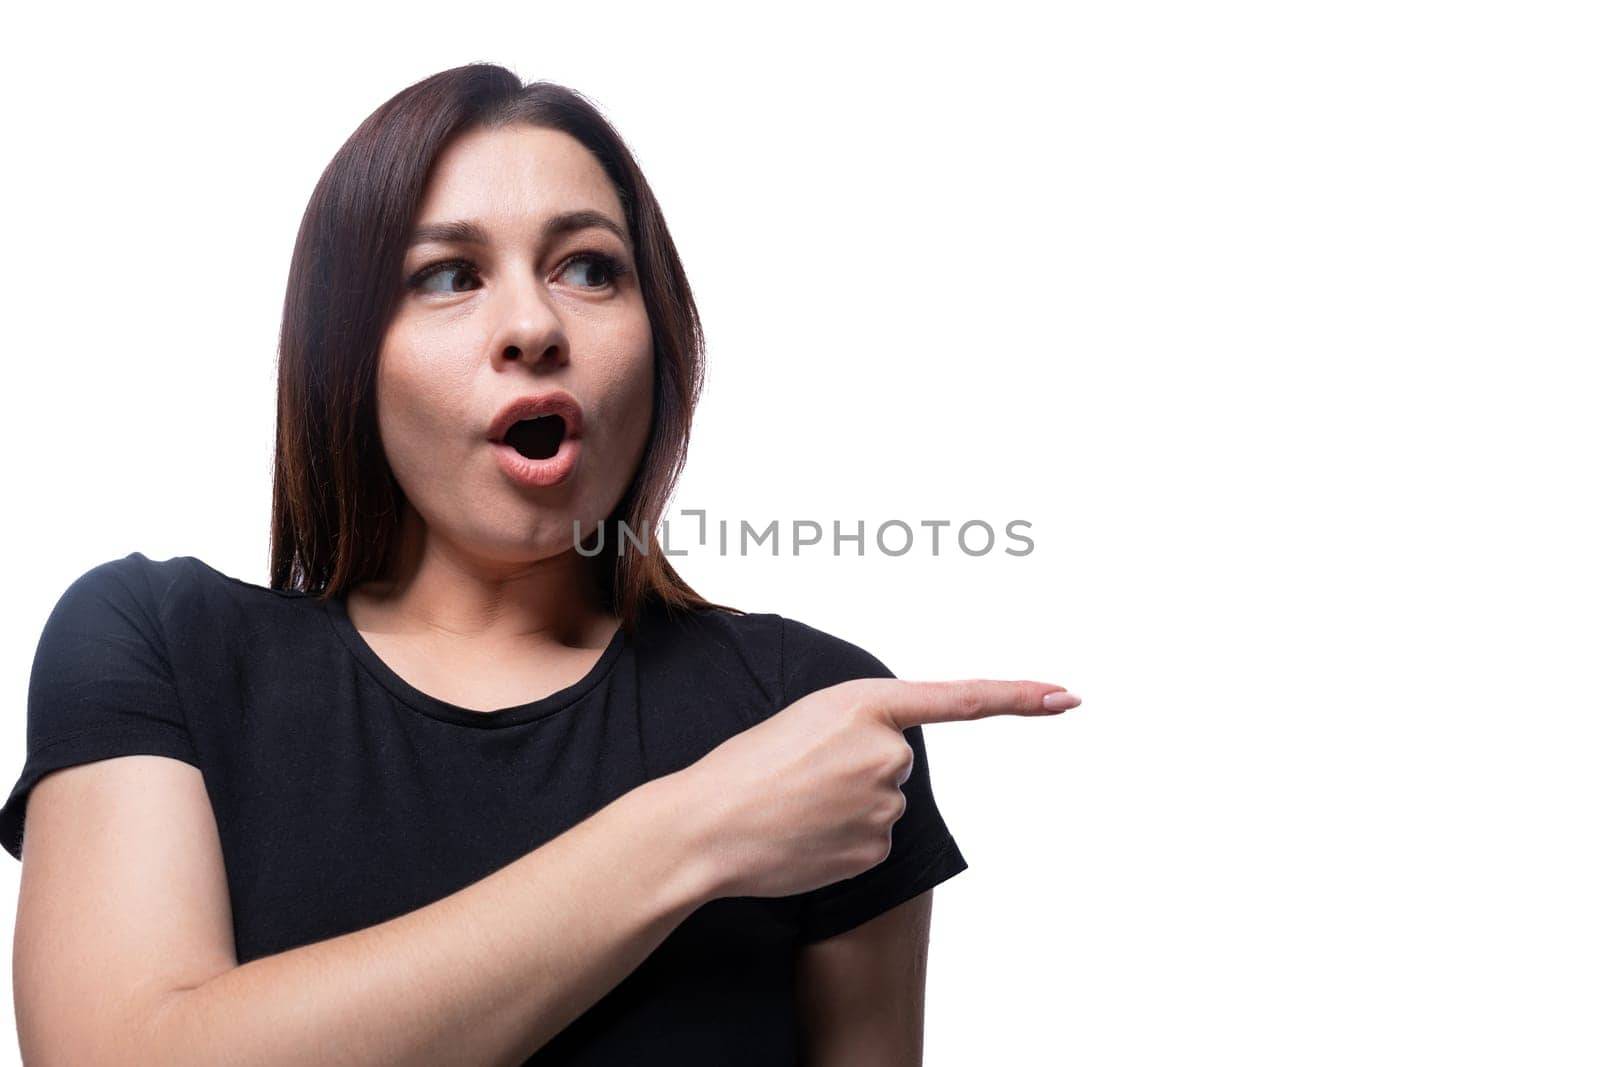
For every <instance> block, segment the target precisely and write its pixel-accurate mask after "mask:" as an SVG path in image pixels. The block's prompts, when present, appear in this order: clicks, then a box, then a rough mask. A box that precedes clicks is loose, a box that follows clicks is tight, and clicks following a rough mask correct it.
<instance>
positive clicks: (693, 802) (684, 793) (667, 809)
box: [624, 768, 727, 911]
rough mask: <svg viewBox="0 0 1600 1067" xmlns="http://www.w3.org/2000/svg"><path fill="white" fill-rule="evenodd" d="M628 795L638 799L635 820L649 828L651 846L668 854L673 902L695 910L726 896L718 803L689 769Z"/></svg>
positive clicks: (633, 809) (667, 888)
mask: <svg viewBox="0 0 1600 1067" xmlns="http://www.w3.org/2000/svg"><path fill="white" fill-rule="evenodd" d="M624 799H626V800H629V801H631V802H632V806H631V810H630V811H629V812H628V816H629V818H630V819H631V820H636V821H635V825H637V826H640V827H643V828H645V834H644V840H645V841H646V842H647V847H651V846H653V847H657V848H662V849H664V850H665V852H666V858H667V862H666V866H665V868H664V870H663V877H664V878H665V879H666V883H667V884H666V885H665V886H664V889H665V891H666V894H667V898H668V900H669V902H670V904H671V905H672V906H675V907H681V908H683V909H684V910H685V911H693V910H694V909H695V908H698V907H699V906H700V905H702V904H705V903H707V902H708V901H712V900H715V899H717V898H718V897H721V896H724V895H726V893H725V886H726V885H727V879H726V874H725V872H724V871H723V870H722V856H721V853H720V851H719V849H718V848H717V846H716V837H715V825H716V818H715V812H714V806H713V805H712V804H711V803H710V802H709V801H708V799H707V797H706V796H705V794H704V792H703V791H702V790H700V789H699V787H698V784H697V780H696V779H695V778H694V777H693V776H691V775H689V774H688V768H685V769H684V770H681V771H676V772H674V773H672V774H667V775H663V776H661V777H659V778H654V779H651V780H650V781H648V782H645V783H644V784H643V785H641V786H639V787H638V788H636V789H634V790H633V791H632V792H630V793H628V794H627V795H626V796H625V797H624Z"/></svg>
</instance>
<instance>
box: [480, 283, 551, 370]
mask: <svg viewBox="0 0 1600 1067" xmlns="http://www.w3.org/2000/svg"><path fill="white" fill-rule="evenodd" d="M507 303H508V307H507V308H506V311H505V317H504V319H503V320H502V322H501V324H500V328H499V329H498V330H497V331H496V333H495V336H494V339H493V344H492V346H491V348H490V351H491V352H493V353H494V356H493V359H494V361H495V363H496V366H497V369H498V368H501V367H504V366H505V365H506V364H509V363H526V364H528V365H530V366H537V365H541V364H549V365H553V366H559V365H561V364H564V363H566V362H567V358H568V348H567V334H566V328H565V326H563V325H562V322H561V316H560V315H559V314H557V313H556V309H555V308H554V307H552V306H551V305H550V303H549V302H548V301H547V300H546V299H545V294H544V293H543V292H542V291H541V290H540V289H539V288H538V286H534V287H532V290H531V291H529V290H519V291H517V292H515V293H514V294H512V295H510V296H509V297H508V298H507Z"/></svg>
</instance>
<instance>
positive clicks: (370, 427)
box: [271, 63, 739, 633]
mask: <svg viewBox="0 0 1600 1067" xmlns="http://www.w3.org/2000/svg"><path fill="white" fill-rule="evenodd" d="M515 123H527V124H529V125H533V126H539V127H545V128H549V129H555V130H560V131H563V132H565V133H567V134H569V135H571V136H572V137H574V138H576V139H577V140H578V141H579V142H580V143H582V144H583V145H584V146H585V147H586V148H587V149H588V150H589V151H590V152H591V153H592V154H593V155H594V157H595V159H596V160H598V161H599V163H600V165H601V166H602V167H604V168H605V172H606V174H607V175H608V176H609V177H610V179H611V182H612V184H613V186H614V187H615V188H616V191H617V194H618V196H619V197H620V198H621V201H622V206H623V210H624V212H625V214H626V217H627V224H628V232H629V234H630V236H631V237H632V239H633V243H634V248H635V249H636V250H637V257H638V279H639V285H640V287H641V289H642V291H643V295H644V304H645V309H646V310H647V312H648V313H649V317H650V326H651V335H652V339H653V341H654V344H655V359H654V364H655V370H654V375H655V383H654V394H655V398H654V401H653V409H652V420H651V432H650V439H649V442H648V444H647V446H646V449H645V454H644V458H643V459H642V461H641V462H640V464H639V469H638V470H637V471H636V472H635V474H634V478H633V481H632V483H631V484H630V485H629V487H628V490H627V492H625V493H624V494H623V496H622V499H621V501H620V502H619V503H618V505H617V507H616V509H615V510H614V511H613V512H612V514H611V515H610V516H609V517H608V518H607V519H606V521H605V523H604V524H603V527H602V531H603V530H605V529H607V528H609V529H610V530H611V531H616V532H617V536H606V537H604V541H605V545H604V548H603V549H602V550H601V552H600V553H599V554H598V555H596V556H595V557H594V558H592V559H590V560H589V561H588V562H590V563H592V564H593V565H594V566H595V567H596V573H597V574H598V575H599V576H600V580H601V587H602V591H603V595H604V597H605V599H606V607H607V608H608V610H610V611H613V612H615V613H616V614H617V615H618V616H619V617H620V619H621V621H622V624H623V626H625V627H627V628H628V630H629V632H630V633H631V632H632V630H633V628H634V626H635V624H636V620H637V617H638V612H639V611H640V609H641V608H642V607H643V605H644V604H645V602H646V601H648V600H651V599H654V600H657V601H660V602H663V603H665V604H666V605H667V606H668V607H670V608H674V609H678V608H681V609H694V608H702V607H708V608H717V609H720V610H726V611H734V612H738V611H739V609H737V608H730V607H727V606H726V605H722V604H714V603H712V602H710V601H707V600H705V599H704V598H702V597H701V596H700V595H699V594H697V593H696V592H695V591H694V590H693V589H691V588H690V587H689V585H688V583H686V582H685V581H684V580H683V579H682V578H680V577H679V576H678V574H677V572H676V571H674V570H673V568H672V565H671V564H670V563H669V562H668V561H667V558H666V556H665V555H664V554H663V553H662V552H661V545H660V542H659V540H658V539H657V537H656V521H657V519H658V518H659V516H660V513H661V511H662V509H663V508H664V507H665V506H666V502H667V498H668V497H669V496H670V495H671V492H672V488H673V486H674V485H675V484H676V483H677V480H678V476H679V475H680V474H681V473H682V470H683V464H684V461H685V459H686V458H687V454H688V447H689V425H690V421H691V418H692V416H693V413H694V408H695V404H696V403H697V402H698V400H699V396H700V386H701V380H702V377H703V375H704V370H705V349H704V337H703V334H702V333H701V327H700V316H699V312H698V310H697V309H696V307H695V302H694V297H693V295H692V294H691V293H690V290H689V282H688V279H687V277H685V275H684V271H683V264H682V263H681V262H680V261H679V259H678V252H677V249H676V247H675V246H674V245H673V241H672V236H671V234H669V233H668V232H667V224H666V221H665V219H664V218H663V217H662V213H661V208H660V206H659V205H658V204H657V203H656V198H655V195H654V193H652V192H651V190H650V185H649V183H648V182H646V181H645V178H644V175H643V174H642V173H641V172H640V170H639V167H638V164H637V163H636V162H635V161H634V158H633V154H632V153H631V152H630V151H629V150H628V147H627V145H626V144H624V143H623V140H622V138H621V137H620V136H619V135H618V134H617V132H616V130H614V129H613V128H612V127H611V124H610V123H609V122H607V121H606V119H605V118H604V117H603V116H602V115H601V114H600V112H599V110H598V109H597V108H596V107H595V106H594V105H593V104H591V103H590V102H589V100H588V99H587V98H585V97H584V96H583V95H582V94H580V93H578V92H576V91H574V90H572V89H568V88H566V87H564V86H560V85H556V84H553V83H551V82H544V81H536V82H532V83H530V84H528V85H524V84H523V83H522V80H521V79H520V78H518V77H517V76H516V75H515V74H514V73H512V72H511V71H509V70H507V69H506V68H504V67H501V66H497V65H494V64H489V63H471V64H468V65H466V66H461V67H456V68H455V69H453V70H446V71H442V72H441V73H438V74H435V75H433V76H431V77H429V78H425V79H423V80H422V81H419V82H417V83H416V84H415V85H412V86H410V87H408V88H406V89H404V90H402V91H401V92H400V93H398V94H396V95H395V96H394V97H392V98H391V99H390V100H388V101H387V102H386V103H384V104H383V105H382V106H381V107H379V108H378V109H377V110H376V111H374V112H373V113H372V114H371V115H369V116H368V117H367V119H366V120H365V121H364V122H362V123H361V125H360V127H359V128H357V130H356V131H355V133H353V134H352V135H351V136H350V139H349V140H347V141H346V142H345V143H344V145H343V146H342V147H341V148H340V149H339V151H338V152H337V153H335V154H334V157H333V159H332V160H331V161H330V162H329V163H328V166H327V168H326V169H325V170H324V171H323V172H322V177H321V178H320V179H319V180H318V182H317V186H316V189H315V190H314V191H313V192H312V194H311V201H310V203H309V204H308V205H307V206H306V212H305V216H304V218H302V219H301V222H300V232H299V235H298V236H297V237H296V239H295V245H294V255H293V258H292V259H291V261H290V264H289V282H288V291H287V294H286V295H285V298H284V307H283V326H282V332H281V335H280V337H279V346H278V432H277V445H276V454H275V458H274V461H273V477H272V562H271V585H272V588H274V589H291V590H299V591H302V592H306V593H310V594H313V595H315V596H317V597H319V598H321V599H327V598H330V597H336V596H340V595H342V594H343V593H345V592H346V591H347V590H349V589H350V588H351V587H352V586H355V585H359V584H361V583H362V582H366V581H369V580H375V579H379V578H382V577H384V576H385V575H386V574H387V572H388V569H389V567H390V565H391V563H392V562H393V560H394V556H395V553H396V552H397V549H398V540H399V533H400V517H401V509H402V506H403V505H404V504H405V496H404V493H403V492H402V491H401V488H400V485H399V483H398V482H397V481H396V480H395V477H394V473H393V471H391V470H390V468H389V463H388V460H387V459H386V458H385V456H384V454H383V449H382V447H381V444H380V441H379V437H378V425H377V403H376V381H377V363H378V351H379V348H380V346H381V343H382V340H383V335H384V332H385V330H386V329H387V327H388V324H389V321H390V318H391V316H392V315H393V314H394V312H395V310H396V307H397V304H398V300H399V296H400V292H401V289H402V286H401V284H400V277H401V273H402V263H403V260H404V256H405V248H406V240H407V238H408V236H409V234H410V231H411V226H412V224H413V222H414V221H415V216H416V211H417V208H418V206H419V204H420V202H421V199H422V194H423V191H424V189H425V186H426V184H427V179H428V175H429V172H430V171H431V169H432V167H433V164H434V162H435V160H436V159H437V158H438V156H439V154H440V153H441V152H442V151H443V150H444V148H445V146H446V145H447V144H448V143H449V142H450V141H451V139H452V138H454V137H455V136H456V135H457V134H459V133H462V132H464V131H466V130H469V129H498V128H502V127H505V126H509V125H512V124H515ZM619 521H620V522H625V523H627V526H628V529H629V530H630V531H631V532H632V533H633V534H634V535H635V536H639V535H641V534H643V533H645V532H647V533H648V542H647V546H646V549H640V548H637V547H634V546H633V545H632V542H628V545H629V550H626V551H625V550H623V548H622V546H621V544H620V542H622V537H621V536H620V531H618V530H617V526H616V524H617V523H618V522H619ZM602 531H597V534H599V533H601V532H602ZM591 548H592V545H585V551H589V550H590V549H591Z"/></svg>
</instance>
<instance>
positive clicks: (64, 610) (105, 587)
mask: <svg viewBox="0 0 1600 1067" xmlns="http://www.w3.org/2000/svg"><path fill="white" fill-rule="evenodd" d="M303 595H304V594H301V593H286V592H283V591H280V590H273V589H267V588H264V587H261V586H256V585H252V584H250V583H249V582H245V581H241V580H240V579H237V578H233V577H231V576H229V575H227V574H224V573H222V572H221V571H219V570H217V569H216V568H215V567H212V566H211V565H210V564H208V563H206V562H205V561H204V560H202V559H200V558H198V557H196V556H172V557H169V558H165V559H162V558H152V557H150V556H147V555H146V554H145V553H143V552H138V551H134V552H129V553H128V554H127V555H125V556H121V557H118V558H116V559H109V560H105V561H103V562H100V563H96V564H94V565H93V566H91V567H88V568H87V569H85V570H83V571H81V572H80V573H79V574H78V575H77V576H76V577H74V578H73V579H72V580H71V581H69V582H68V583H67V586H66V588H65V590H64V591H63V592H62V593H61V594H60V596H59V597H58V599H57V601H56V604H55V608H54V609H53V611H52V613H51V622H52V623H54V624H56V625H61V624H62V623H63V622H74V623H77V622H81V623H84V624H93V623H101V624H111V623H120V624H121V625H122V626H124V627H126V626H135V627H137V628H139V629H145V630H152V631H153V630H158V629H165V628H166V627H167V626H168V625H175V626H178V627H179V628H183V629H192V628H194V627H195V626H197V625H198V626H205V625H209V622H208V620H209V619H211V618H212V616H213V615H214V614H215V613H216V611H218V610H220V609H221V608H222V606H223V605H225V604H228V603H238V602H240V601H249V600H252V599H259V598H262V597H265V598H276V597H283V596H289V597H300V596H303Z"/></svg>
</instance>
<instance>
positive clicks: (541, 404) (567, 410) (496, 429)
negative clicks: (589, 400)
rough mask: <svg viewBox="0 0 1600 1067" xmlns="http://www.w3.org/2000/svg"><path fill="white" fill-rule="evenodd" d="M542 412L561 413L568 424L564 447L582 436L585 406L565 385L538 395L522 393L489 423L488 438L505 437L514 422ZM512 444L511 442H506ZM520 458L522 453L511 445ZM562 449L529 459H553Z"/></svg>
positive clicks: (501, 438)
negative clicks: (522, 394)
mask: <svg viewBox="0 0 1600 1067" xmlns="http://www.w3.org/2000/svg"><path fill="white" fill-rule="evenodd" d="M540 415H560V416H561V421H563V422H565V423H566V424H567V432H566V436H565V437H563V438H562V440H561V448H562V449H565V448H566V447H567V442H568V441H570V440H572V439H574V438H577V437H581V436H583V408H582V407H580V406H579V404H578V401H577V399H576V398H575V397H573V395H572V394H571V393H569V392H566V391H565V390H562V389H552V390H551V391H550V392H548V393H539V394H537V395H535V396H521V397H518V398H517V399H515V400H513V401H512V402H511V403H509V404H507V405H506V406H505V407H503V408H501V409H500V414H498V415H496V416H495V417H494V422H493V423H491V424H490V426H489V440H490V441H493V442H494V443H495V444H497V445H498V444H501V443H502V442H504V441H505V437H506V433H507V431H509V430H510V429H511V427H512V425H513V424H514V423H517V422H520V421H521V420H523V419H532V418H537V417H539V416H540ZM507 447H509V446H507ZM511 451H512V452H514V453H516V454H517V456H518V458H521V453H517V452H516V449H514V448H513V449H512V450H511ZM560 455H561V452H560V451H559V450H558V451H557V452H556V455H555V456H554V457H552V458H551V459H547V460H532V459H530V460H527V462H529V463H550V462H552V461H553V460H554V459H556V458H559V457H560Z"/></svg>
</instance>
